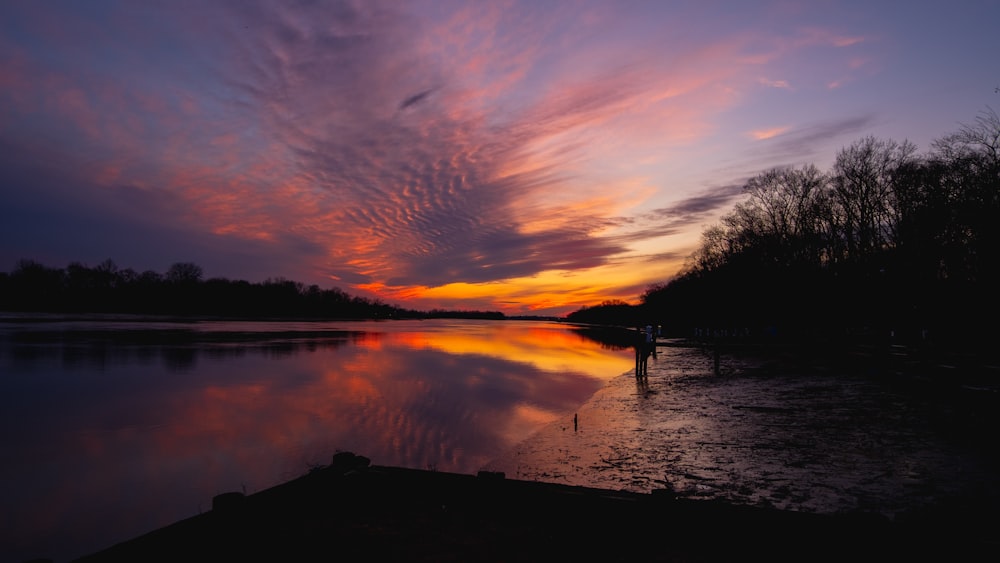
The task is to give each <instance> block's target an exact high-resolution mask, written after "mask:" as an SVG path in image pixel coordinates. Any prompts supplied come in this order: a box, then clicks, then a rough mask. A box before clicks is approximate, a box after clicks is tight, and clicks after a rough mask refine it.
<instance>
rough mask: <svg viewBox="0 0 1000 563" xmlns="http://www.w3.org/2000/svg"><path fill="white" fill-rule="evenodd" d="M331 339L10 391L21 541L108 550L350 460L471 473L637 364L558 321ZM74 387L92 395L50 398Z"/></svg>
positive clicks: (129, 360) (189, 357)
mask: <svg viewBox="0 0 1000 563" xmlns="http://www.w3.org/2000/svg"><path fill="white" fill-rule="evenodd" d="M250 324H252V323H250ZM318 327H319V325H310V326H308V327H301V328H306V329H310V330H315V329H317V328H318ZM203 328H204V329H205V330H210V329H219V330H226V331H233V330H235V329H237V328H239V327H238V326H236V324H234V323H229V324H227V325H226V326H224V327H221V326H208V327H207V328H206V327H203ZM295 328H297V327H292V326H287V325H277V324H275V325H274V326H270V327H269V328H268V330H270V331H273V332H272V334H275V335H282V334H288V331H289V330H291V329H295ZM243 330H253V331H257V332H259V331H262V330H263V328H262V326H261V325H260V324H253V326H252V327H250V328H244V329H243ZM324 330H329V331H330V334H333V335H334V336H331V337H330V338H323V337H318V338H309V339H296V338H294V337H286V336H274V337H269V338H264V339H263V340H261V341H253V340H251V341H248V342H245V343H240V344H235V345H234V344H231V343H228V341H227V343H226V344H223V345H212V344H204V345H202V344H199V345H193V346H191V347H185V348H183V349H182V355H183V357H184V358H185V359H186V361H185V362H184V363H183V364H178V363H177V362H176V360H171V358H173V355H176V354H177V353H178V352H177V350H174V349H173V348H163V349H151V350H146V351H145V352H144V353H143V354H142V355H133V352H129V351H128V349H125V348H123V349H121V350H119V351H118V352H116V353H115V354H110V355H109V357H111V358H120V360H115V362H112V363H102V364H100V367H99V368H94V370H95V371H94V372H92V373H91V372H87V371H84V368H85V367H86V365H87V364H82V365H81V366H82V367H76V368H74V369H76V370H77V371H74V372H73V373H71V374H66V373H59V372H56V373H52V374H46V377H49V378H50V379H51V382H50V383H48V384H46V385H42V384H41V382H40V383H39V384H38V385H37V386H35V387H31V389H35V390H37V394H36V395H24V396H20V397H18V400H15V398H14V395H12V393H14V392H18V393H24V391H23V389H21V388H17V387H12V388H11V389H10V390H9V392H7V393H6V394H5V397H6V399H5V401H4V403H3V404H4V405H6V408H8V410H10V409H11V408H14V407H18V405H20V404H23V405H26V406H25V407H24V408H20V407H18V408H17V410H16V411H11V415H10V416H11V417H12V418H11V419H12V420H13V419H16V420H18V422H19V428H20V429H21V430H19V431H18V432H8V435H9V438H10V439H9V440H7V443H6V444H4V445H3V447H4V448H5V449H4V451H5V452H6V453H7V454H8V455H7V456H6V457H7V458H8V459H12V460H17V462H16V463H12V464H7V465H5V466H4V467H2V468H0V469H2V472H0V478H2V482H4V483H8V484H12V483H16V484H17V487H16V488H11V487H10V486H5V488H3V489H2V490H0V492H4V496H5V497H6V498H8V499H9V500H10V510H11V513H12V514H16V515H17V518H16V520H14V521H12V523H11V524H10V526H11V527H10V528H9V529H11V530H12V531H15V532H17V534H18V535H19V536H20V537H24V538H29V537H35V538H40V539H37V541H39V542H46V543H48V544H50V545H51V543H52V541H53V540H52V539H51V538H49V537H47V536H46V535H45V534H48V533H50V531H51V533H56V532H59V533H63V534H64V537H69V536H73V538H72V539H67V540H66V541H67V542H68V543H73V544H74V545H77V546H82V547H81V549H85V550H88V549H97V548H99V547H104V546H107V545H110V544H111V543H113V542H114V541H120V540H122V539H126V538H127V537H130V536H134V535H137V534H139V533H142V532H145V531H148V530H149V529H152V528H154V527H157V526H162V525H165V524H167V523H169V522H171V521H175V520H178V519H180V518H183V517H186V516H190V515H192V514H194V513H197V512H198V511H200V510H206V509H207V508H208V507H209V506H210V504H211V499H212V497H213V496H214V495H216V494H219V493H222V492H227V491H239V490H245V491H247V492H255V491H259V490H261V489H264V488H267V487H269V486H272V485H274V484H277V483H278V482H281V481H284V480H287V479H290V478H293V477H297V476H299V475H302V474H303V473H305V472H306V471H308V469H309V468H310V467H311V466H314V465H318V464H326V463H328V462H329V459H330V456H331V455H332V454H333V453H335V452H337V451H343V450H347V451H354V452H356V453H359V454H362V455H366V456H368V457H370V458H371V459H372V460H373V461H374V462H375V463H379V464H385V465H400V466H407V467H414V468H435V469H438V470H442V471H455V472H460V473H473V472H475V471H476V470H478V469H480V468H482V467H483V466H485V465H486V464H487V463H488V462H489V461H491V460H492V459H494V458H496V457H497V456H499V455H501V454H502V453H504V452H506V451H508V450H509V449H510V448H512V447H513V446H514V445H516V444H517V443H518V442H520V441H522V440H524V439H526V438H527V437H529V436H530V435H531V434H532V433H534V432H536V431H538V430H539V429H541V428H542V427H543V426H544V425H546V424H548V423H550V422H552V421H554V420H556V419H557V418H558V417H560V416H569V417H571V416H572V414H571V413H572V412H574V409H576V408H577V407H578V406H579V405H580V404H582V403H583V402H585V401H586V400H587V398H589V397H590V396H591V395H592V394H593V393H594V392H595V391H597V390H598V389H599V388H600V387H601V386H603V385H604V381H605V380H607V379H608V378H611V377H614V376H616V375H619V374H621V373H623V372H625V371H627V370H628V369H629V368H630V366H631V354H630V352H628V351H623V352H620V353H619V352H613V351H609V350H608V349H605V348H602V347H601V346H600V345H598V344H597V343H594V342H592V341H588V340H586V339H584V338H582V337H580V336H578V335H576V334H573V333H571V332H570V331H569V329H568V327H566V326H563V325H558V324H547V323H530V324H529V323H524V324H522V323H517V322H427V323H421V322H412V323H409V322H399V323H396V322H390V323H356V324H349V323H348V324H347V325H344V326H341V325H339V324H337V325H331V326H330V327H327V328H324ZM289 338H290V339H289ZM282 339H285V340H282ZM54 346H56V347H55V348H54V350H55V352H54V353H62V352H60V351H59V349H58V345H54ZM116 350H117V349H116ZM157 357H160V358H161V359H162V360H163V362H162V363H159V364H158V363H157V362H156V361H155V358H157ZM150 358H153V359H154V361H152V362H151V361H150ZM19 365H20V364H19ZM40 365H43V364H31V365H26V366H24V369H25V371H24V372H19V371H17V370H13V371H11V374H10V377H9V378H7V379H5V381H10V382H13V381H26V382H31V381H37V380H39V376H38V374H37V373H33V372H32V370H38V369H41V368H40V367H39V366H40ZM178 365H181V367H180V368H178V367H177V366H178ZM18 369H21V368H18ZM29 375H30V377H29ZM60 385H69V386H73V388H74V389H79V391H80V393H82V395H77V394H75V393H74V394H65V393H63V394H53V391H52V390H53V389H56V388H58V386H60ZM25 388H27V387H26V386H25ZM19 401H20V402H19ZM5 491H6V492H5ZM8 493H9V494H8ZM97 505H100V506H103V507H107V510H106V512H107V513H106V514H105V515H103V516H102V518H101V519H99V520H96V519H93V518H90V517H88V514H90V513H91V511H92V510H93V507H94V506H97ZM137 515H142V517H141V518H140V517H138V516H137ZM66 530H68V531H66ZM25 541H28V540H27V539H26V540H25ZM70 551H71V550H70ZM80 554H81V553H69V554H68V555H73V556H75V555H80Z"/></svg>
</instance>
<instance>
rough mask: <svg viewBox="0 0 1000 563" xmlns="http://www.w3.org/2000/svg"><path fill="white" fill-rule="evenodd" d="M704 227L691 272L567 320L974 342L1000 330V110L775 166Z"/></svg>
mask: <svg viewBox="0 0 1000 563" xmlns="http://www.w3.org/2000/svg"><path fill="white" fill-rule="evenodd" d="M743 191H744V194H745V195H744V199H743V200H741V201H740V202H739V203H738V204H737V205H736V206H735V207H734V208H733V209H732V211H731V212H730V213H728V214H727V215H725V216H723V217H722V218H721V220H720V221H719V222H718V223H717V224H715V225H713V226H711V227H709V228H708V229H706V230H705V231H704V232H703V235H702V241H701V244H700V246H699V247H698V248H697V250H696V251H695V252H694V253H693V254H692V255H691V256H690V257H689V259H688V263H687V264H686V266H685V268H684V269H683V270H682V272H681V273H680V274H679V275H677V276H676V277H675V278H674V279H672V280H670V281H669V282H666V283H663V284H659V285H655V286H652V287H650V288H648V289H647V291H646V292H645V293H644V294H643V296H642V300H641V303H640V304H639V305H636V306H632V305H629V304H628V303H625V302H621V301H609V302H605V303H602V304H601V305H598V306H596V307H591V308H587V309H583V310H580V311H576V312H574V313H572V314H570V315H569V320H575V321H579V322H597V323H611V324H622V325H626V326H636V325H637V324H645V323H647V322H653V323H654V324H662V325H663V326H664V329H665V330H668V331H670V332H672V333H675V334H684V335H689V334H694V333H700V334H705V333H706V332H702V331H711V332H713V333H718V332H719V331H722V332H723V333H725V334H746V333H753V334H784V335H792V336H817V335H818V336H836V335H845V334H870V335H887V336H891V337H894V338H900V339H908V340H911V341H912V340H926V339H928V338H932V337H933V338H936V339H939V340H940V339H946V338H955V339H960V340H963V341H966V342H968V341H970V340H975V339H977V338H979V337H982V338H984V339H985V338H992V337H993V336H995V335H996V334H997V332H998V331H997V329H996V322H997V314H998V313H1000V310H998V298H997V290H998V288H1000V269H998V263H1000V254H998V250H1000V117H998V115H997V114H996V112H994V111H993V110H992V109H988V110H986V111H984V112H982V113H980V115H979V116H978V117H977V118H976V120H975V122H974V123H971V124H964V125H962V126H961V128H960V129H959V130H958V131H957V132H955V133H952V134H949V135H946V136H944V137H942V138H940V139H937V140H936V141H934V143H933V145H932V149H931V150H930V151H929V152H928V153H927V154H922V155H921V154H918V153H917V149H916V147H915V146H914V145H913V144H911V143H909V142H905V141H904V142H896V141H893V140H884V139H878V138H875V137H864V138H862V139H860V140H858V141H856V142H854V143H853V144H851V145H850V146H847V147H845V148H843V149H841V150H840V151H839V153H838V154H837V155H836V159H835V161H834V163H833V165H832V169H831V170H829V171H825V172H824V171H821V170H819V169H818V168H817V167H816V166H814V165H805V166H801V167H798V168H795V167H787V168H775V169H772V170H767V171H765V172H762V173H760V174H758V175H757V176H755V177H753V178H751V179H750V180H749V181H747V182H746V184H745V185H744V186H743Z"/></svg>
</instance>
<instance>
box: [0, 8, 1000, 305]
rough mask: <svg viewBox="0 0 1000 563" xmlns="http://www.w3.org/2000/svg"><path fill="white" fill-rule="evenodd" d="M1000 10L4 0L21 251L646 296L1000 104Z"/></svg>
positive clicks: (399, 297)
mask: <svg viewBox="0 0 1000 563" xmlns="http://www.w3.org/2000/svg"><path fill="white" fill-rule="evenodd" d="M998 22H1000V2H997V1H996V0H989V1H987V0H982V1H964V0H956V1H951V2H945V1H937V2H929V1H924V2H920V1H911V2H906V3H898V2H889V1H887V0H886V1H881V0H864V1H856V2H855V1H822V0H816V1H814V0H787V1H746V2H734V1H729V2H713V1H710V0H698V1H690V2H688V1H666V0H663V1H648V2H638V1H635V2H632V1H604V2H588V1H558V2H557V1H539V0H534V1H525V2H487V1H475V2H451V1H445V0H429V1H426V2H404V1H402V0H397V1H386V2H378V1H364V0H357V1H354V2H333V1H330V2H326V1H286V2H263V1H261V2H251V1H236V0H234V1H228V2H223V1H211V0H170V1H151V0H138V1H131V0H129V1H125V0H123V1H102V0H87V1H54V0H41V1H18V0H9V1H5V2H2V3H0V271H11V270H12V269H13V268H14V267H15V265H16V263H17V260H18V259H21V258H29V259H33V260H37V261H39V262H42V263H43V264H45V265H47V266H50V267H65V266H66V265H67V264H68V263H70V262H72V261H79V262H83V263H85V264H88V265H90V266H96V265H97V264H98V263H100V262H101V261H103V260H105V259H108V258H110V259H112V260H114V261H115V262H116V263H117V264H118V265H119V267H122V268H125V267H129V268H133V269H135V270H138V271H143V270H155V271H158V272H165V271H166V270H167V268H169V266H170V265H171V264H172V263H174V262H195V263H197V264H199V265H201V266H202V267H203V269H204V271H205V275H206V277H226V278H230V279H245V280H248V281H253V282H257V281H263V280H264V279H266V278H269V277H270V278H275V277H284V278H287V279H292V280H295V281H301V282H304V283H306V284H314V283H315V284H318V285H320V286H321V287H323V288H329V287H338V288H341V289H343V290H344V291H347V292H348V293H351V294H353V295H364V296H368V297H377V298H379V299H382V300H384V301H386V302H389V303H392V304H398V305H402V306H404V307H411V308H417V309H425V310H426V309H431V308H448V309H488V310H501V311H503V312H505V313H507V314H557V315H561V314H565V313H567V312H570V311H573V310H576V309H579V308H580V307H582V306H587V305H594V304H597V303H599V302H600V301H602V300H605V299H624V300H628V301H631V302H636V301H637V299H638V296H639V295H640V294H641V293H642V292H643V290H645V289H646V288H647V287H648V286H649V285H650V284H652V283H657V282H664V281H667V280H668V279H669V278H670V277H671V276H672V275H674V274H675V273H676V272H677V270H678V269H679V268H680V267H681V266H682V265H683V262H684V259H685V258H686V257H687V256H688V254H689V253H690V252H691V251H692V250H693V248H694V247H695V246H696V245H697V243H698V240H699V237H700V235H701V232H702V231H703V230H704V228H705V227H707V226H710V225H711V224H714V223H715V222H716V221H717V219H718V218H719V216H720V215H722V214H724V213H725V212H727V211H728V210H729V209H730V208H731V206H732V205H733V204H734V203H735V202H736V201H738V198H739V194H740V187H741V186H742V184H743V182H745V181H746V179H747V178H749V177H750V176H753V175H754V174H756V173H758V172H760V171H762V170H764V169H767V168H771V167H774V166H782V165H796V166H797V165H800V164H805V163H813V164H816V165H817V166H818V167H820V168H821V169H823V170H826V169H828V168H829V165H830V164H831V163H832V161H833V158H834V156H835V154H836V152H837V151H838V150H839V149H840V148H841V147H844V146H846V145H848V144H850V143H852V142H853V141H855V140H857V139H859V138H861V137H863V136H866V135H874V136H876V137H880V138H886V139H894V140H897V141H902V140H910V141H912V142H914V143H915V144H916V145H917V146H918V149H919V150H920V151H921V152H925V151H927V150H929V149H930V144H931V141H933V140H934V139H936V138H939V137H942V136H944V135H946V134H948V133H951V132H954V131H956V130H957V129H958V128H959V127H960V126H961V124H962V123H969V122H973V121H974V120H975V118H976V116H977V115H978V114H979V112H981V111H983V110H985V109H986V108H987V107H994V108H1000V94H998V93H997V92H996V88H997V87H998V86H1000V63H998V61H1000V29H998Z"/></svg>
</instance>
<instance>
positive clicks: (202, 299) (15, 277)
mask: <svg viewBox="0 0 1000 563" xmlns="http://www.w3.org/2000/svg"><path fill="white" fill-rule="evenodd" d="M0 310H4V311H14V312H47V313H128V314H146V315H170V316H208V317H224V318H243V319H263V318H296V319H404V318H411V319H412V318H442V317H452V318H489V319H501V318H504V315H503V313H500V312H493V311H454V312H449V311H442V310H434V311H430V312H421V311H415V310H410V309H404V308H401V307H397V306H394V305H389V304H387V303H384V302H382V301H380V300H378V299H369V298H365V297H359V296H351V295H349V294H347V293H346V292H344V291H342V290H340V289H338V288H330V289H321V288H320V287H319V286H318V285H308V286H307V285H305V284H302V283H300V282H296V281H292V280H287V279H284V278H269V279H267V280H265V281H263V282H260V283H251V282H248V281H245V280H230V279H227V278H210V279H204V273H203V270H202V268H201V266H199V265H197V264H195V263H192V262H178V263H175V264H173V265H171V266H170V268H169V269H168V270H167V271H166V272H165V273H162V274H161V273H159V272H156V271H152V270H147V271H144V272H137V271H135V270H133V269H131V268H119V267H118V266H117V265H116V264H115V263H114V261H112V260H110V259H109V260H105V261H104V262H101V263H100V264H98V265H97V266H94V267H88V266H87V265H85V264H82V263H79V262H73V263H71V264H69V265H68V266H67V267H66V268H52V267H48V266H45V265H43V264H41V263H39V262H36V261H34V260H30V259H22V260H19V261H18V262H17V264H16V266H15V268H14V269H13V270H12V271H11V272H9V273H6V272H0Z"/></svg>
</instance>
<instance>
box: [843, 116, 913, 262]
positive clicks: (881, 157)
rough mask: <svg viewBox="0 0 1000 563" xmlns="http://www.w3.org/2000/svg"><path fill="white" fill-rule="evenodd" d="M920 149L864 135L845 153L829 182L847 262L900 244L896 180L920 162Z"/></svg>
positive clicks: (847, 148) (909, 144)
mask: <svg viewBox="0 0 1000 563" xmlns="http://www.w3.org/2000/svg"><path fill="white" fill-rule="evenodd" d="M916 151H917V148H916V145H914V144H913V143H910V142H909V141H903V142H902V143H897V142H896V141H892V140H881V139H876V138H875V137H871V136H868V137H864V138H862V139H861V140H859V141H856V142H855V143H853V144H852V145H850V146H849V147H846V148H844V149H842V150H841V151H840V152H839V153H838V154H837V157H836V160H835V162H834V165H833V176H832V179H831V182H832V186H833V191H832V195H833V198H834V204H835V207H834V213H835V216H834V221H835V227H836V228H837V230H838V231H839V235H840V236H841V237H842V239H841V240H842V242H843V245H844V248H842V249H841V252H842V253H843V254H844V255H846V257H848V258H852V259H856V258H859V257H865V256H870V255H872V254H874V253H877V252H879V251H881V250H884V249H886V248H891V247H893V246H895V245H896V243H897V242H898V240H897V233H896V227H897V225H898V223H899V211H900V210H899V206H898V204H897V203H898V193H897V191H896V190H897V187H898V183H897V179H898V178H899V176H900V175H901V174H903V173H905V172H906V171H907V170H908V169H909V167H911V166H912V165H914V164H915V163H916V162H917V157H916Z"/></svg>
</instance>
